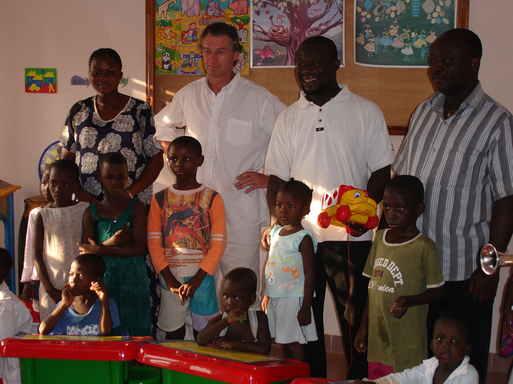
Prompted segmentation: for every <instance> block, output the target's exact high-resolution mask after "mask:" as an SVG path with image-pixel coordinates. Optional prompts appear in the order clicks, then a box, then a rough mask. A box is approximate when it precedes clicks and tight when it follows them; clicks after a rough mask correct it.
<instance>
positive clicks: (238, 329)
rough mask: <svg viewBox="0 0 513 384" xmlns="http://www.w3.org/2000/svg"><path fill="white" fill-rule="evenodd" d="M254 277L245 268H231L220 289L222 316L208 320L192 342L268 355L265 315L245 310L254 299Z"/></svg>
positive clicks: (267, 331) (267, 327)
mask: <svg viewBox="0 0 513 384" xmlns="http://www.w3.org/2000/svg"><path fill="white" fill-rule="evenodd" d="M256 291H257V277H256V275H255V272H253V271H252V270H251V269H249V268H235V269H232V270H231V271H230V272H228V273H227V274H226V276H225V278H224V280H223V285H222V287H221V309H222V311H223V313H222V314H219V315H216V316H214V317H213V318H211V319H210V321H209V322H208V324H207V326H206V327H205V328H204V329H203V330H202V331H201V332H200V333H199V334H198V336H197V338H196V340H197V342H198V344H199V345H202V346H205V345H207V344H209V343H214V344H215V345H216V346H217V347H222V348H231V349H235V350H237V351H243V352H256V353H262V354H265V355H267V354H269V351H270V350H271V335H270V332H269V325H268V323H267V316H266V315H265V313H264V312H263V311H255V310H253V309H250V308H249V307H250V306H251V305H252V304H253V303H254V302H255V300H256Z"/></svg>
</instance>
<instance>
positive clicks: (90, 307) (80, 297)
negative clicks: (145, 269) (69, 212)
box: [39, 253, 119, 336]
mask: <svg viewBox="0 0 513 384" xmlns="http://www.w3.org/2000/svg"><path fill="white" fill-rule="evenodd" d="M104 273H105V261H104V260H103V258H102V257H101V256H98V255H95V254H92V253H88V254H83V255H80V256H78V257H77V258H76V259H75V260H73V262H72V263H71V269H70V271H69V279H68V280H69V281H68V283H66V284H64V286H63V287H62V300H61V301H60V302H59V303H57V306H56V307H55V309H54V310H53V312H52V313H51V314H50V315H49V316H48V317H47V318H45V319H44V320H43V322H42V323H41V325H40V326H39V332H40V333H41V334H42V335H48V334H50V335H81V336H100V335H101V336H108V335H110V334H111V332H112V329H113V328H114V327H117V326H119V314H118V309H117V307H116V303H114V300H112V299H109V298H108V297H107V289H106V288H105V285H104V284H103V283H102V280H103V275H104Z"/></svg>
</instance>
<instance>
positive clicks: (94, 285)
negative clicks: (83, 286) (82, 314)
mask: <svg viewBox="0 0 513 384" xmlns="http://www.w3.org/2000/svg"><path fill="white" fill-rule="evenodd" d="M89 289H90V290H91V291H94V292H95V293H96V294H97V295H98V298H99V299H100V301H102V302H103V301H105V300H108V297H107V287H106V286H105V284H103V283H100V282H98V281H91V288H89Z"/></svg>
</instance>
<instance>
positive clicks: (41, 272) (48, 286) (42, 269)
mask: <svg viewBox="0 0 513 384" xmlns="http://www.w3.org/2000/svg"><path fill="white" fill-rule="evenodd" d="M44 236H45V229H44V225H43V217H42V216H41V213H40V212H38V213H37V215H36V220H35V226H34V238H33V242H32V249H33V252H34V254H33V255H32V258H33V260H34V266H35V267H36V271H37V275H38V276H39V280H40V281H41V284H43V287H44V289H45V291H46V292H47V293H48V295H49V296H50V298H51V299H52V300H53V301H54V302H55V303H56V304H57V303H58V302H59V300H60V299H61V291H60V290H59V289H57V288H55V287H54V286H53V284H52V282H51V281H50V275H49V274H48V270H47V269H46V264H45V261H44V259H43V249H44Z"/></svg>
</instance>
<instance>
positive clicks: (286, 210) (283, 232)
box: [262, 179, 317, 361]
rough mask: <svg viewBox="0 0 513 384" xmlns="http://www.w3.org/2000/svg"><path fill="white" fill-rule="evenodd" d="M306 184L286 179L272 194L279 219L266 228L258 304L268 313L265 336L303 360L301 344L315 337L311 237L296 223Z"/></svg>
mask: <svg viewBox="0 0 513 384" xmlns="http://www.w3.org/2000/svg"><path fill="white" fill-rule="evenodd" d="M311 201H312V190H311V189H310V188H308V187H307V186H306V185H305V184H304V183H302V182H300V181H296V180H293V179H291V180H289V181H288V182H287V183H285V184H284V185H283V186H282V187H281V188H280V189H279V191H278V194H277V196H276V210H277V212H276V216H277V217H278V218H279V223H278V224H276V225H275V226H274V227H273V228H272V230H271V233H270V236H271V248H270V250H269V259H268V261H267V265H266V267H265V293H264V294H265V296H264V298H263V300H262V309H264V310H265V311H266V313H267V317H268V318H269V329H270V330H271V336H272V337H274V338H275V342H276V343H277V344H284V346H285V357H287V358H290V359H294V360H300V361H304V359H305V355H304V351H303V346H302V344H306V343H307V342H309V341H315V340H317V332H316V330H315V322H314V318H313V314H312V310H311V307H312V299H313V294H314V286H315V251H316V248H317V241H316V240H315V237H314V235H313V233H312V232H310V231H309V230H306V229H304V228H303V226H302V225H301V220H302V219H303V217H304V216H306V215H307V214H308V213H309V212H310V202H311Z"/></svg>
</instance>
